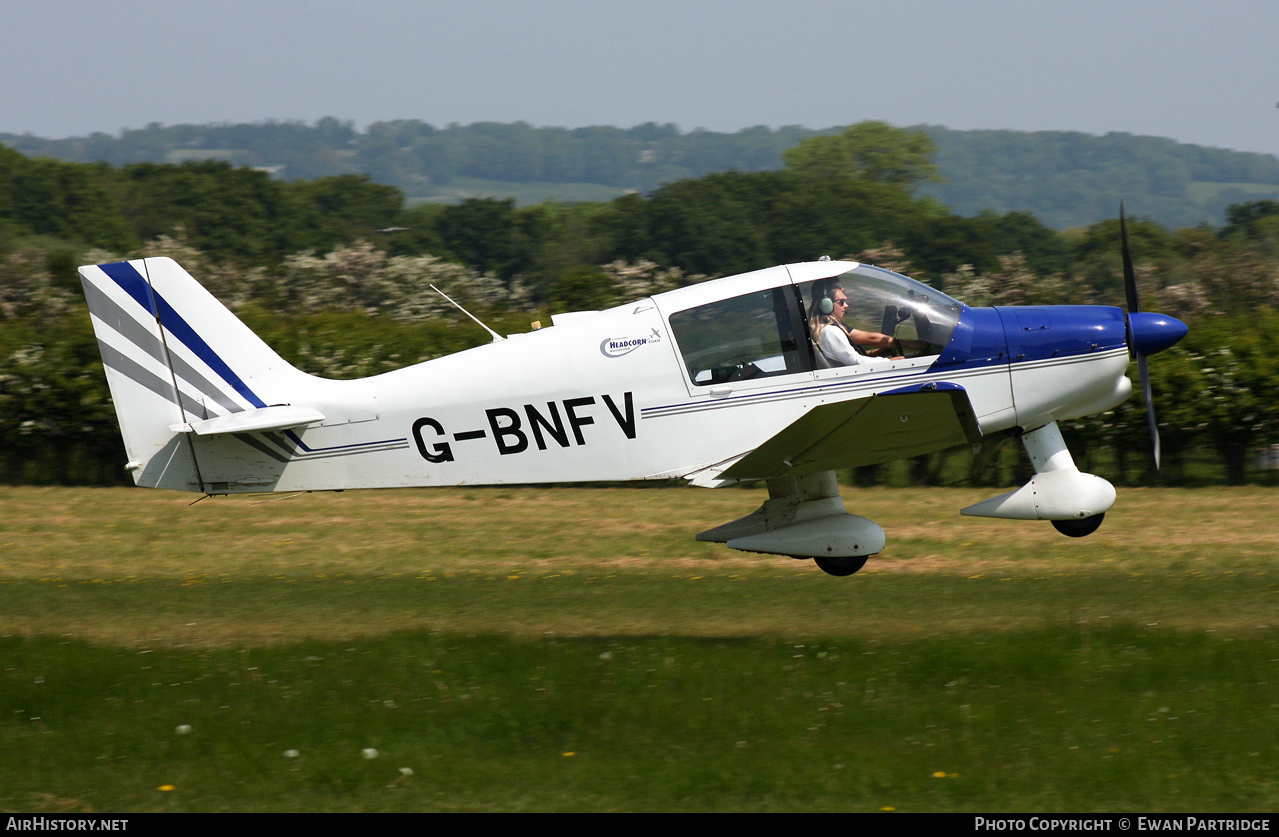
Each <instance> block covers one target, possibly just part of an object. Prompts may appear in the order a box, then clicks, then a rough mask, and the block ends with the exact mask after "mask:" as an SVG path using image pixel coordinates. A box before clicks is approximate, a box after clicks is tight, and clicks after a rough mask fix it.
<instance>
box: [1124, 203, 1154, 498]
mask: <svg viewBox="0 0 1279 837" xmlns="http://www.w3.org/2000/svg"><path fill="white" fill-rule="evenodd" d="M1119 242H1120V249H1121V251H1122V253H1123V259H1124V296H1125V297H1126V298H1127V302H1128V315H1127V316H1126V317H1124V325H1125V326H1127V329H1128V355H1129V356H1130V357H1132V358H1135V359H1136V361H1137V371H1138V373H1140V375H1141V394H1142V397H1144V398H1145V399H1146V423H1147V424H1148V425H1149V426H1150V440H1151V441H1152V442H1153V443H1154V447H1155V473H1156V474H1157V473H1159V452H1160V451H1159V426H1158V424H1157V423H1156V421H1155V402H1154V401H1153V400H1151V396H1150V366H1149V364H1148V362H1147V360H1146V355H1145V354H1142V353H1140V352H1138V351H1137V328H1136V326H1135V325H1134V324H1133V315H1135V314H1140V313H1141V302H1140V300H1139V299H1138V296H1137V271H1136V270H1135V269H1134V268H1133V266H1132V248H1131V247H1129V245H1128V219H1127V218H1126V217H1125V216H1124V202H1123V201H1120V202H1119Z"/></svg>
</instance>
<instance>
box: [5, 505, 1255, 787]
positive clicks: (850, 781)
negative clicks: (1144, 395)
mask: <svg viewBox="0 0 1279 837" xmlns="http://www.w3.org/2000/svg"><path fill="white" fill-rule="evenodd" d="M991 493H994V492H991V491H970V490H960V489H943V490H939V489H933V490H923V489H879V490H857V489H847V490H846V491H845V501H846V503H847V504H848V506H849V508H850V509H852V510H854V511H856V512H857V513H859V514H864V515H866V516H868V517H871V518H872V519H874V520H876V521H878V522H879V523H880V524H881V525H883V526H884V528H885V530H886V531H887V533H888V546H887V548H886V550H885V551H884V553H883V554H882V555H881V556H879V557H877V558H873V559H872V560H871V562H870V563H869V564H868V565H867V568H866V569H865V570H863V571H862V572H861V573H859V574H857V575H855V576H853V577H851V578H847V579H836V578H831V577H828V576H826V575H824V574H822V573H821V572H819V571H818V570H816V569H815V568H814V567H812V566H811V564H810V563H809V562H800V561H793V560H790V559H786V558H778V557H768V556H754V555H744V554H741V553H736V552H733V551H731V550H728V549H726V548H725V547H723V546H720V545H715V544H702V543H697V542H695V541H693V540H692V535H693V534H694V533H696V532H697V531H700V530H701V529H704V528H708V527H710V526H712V525H715V524H718V523H721V522H723V521H725V520H728V519H730V518H733V517H736V516H739V515H741V514H744V513H746V512H747V511H750V510H751V509H753V508H755V506H757V505H758V503H759V502H760V501H761V499H762V494H761V492H758V491H748V490H723V491H714V492H712V491H704V490H699V489H688V488H647V489H641V488H600V489H573V488H560V489H533V488H486V489H465V488H462V489H441V490H412V491H401V492H368V493H360V492H348V493H342V494H312V495H305V496H301V497H297V498H293V499H282V500H273V501H270V502H262V501H261V500H253V499H248V498H237V499H206V500H203V501H201V502H199V503H197V504H196V505H194V506H189V505H188V504H189V503H191V501H192V500H193V499H195V498H194V497H192V496H190V495H178V494H167V493H160V492H145V491H140V490H126V489H99V490H93V489H37V488H0V663H3V665H2V666H0V667H2V668H3V671H0V808H3V809H5V810H9V811H30V810H41V811H99V812H106V811H163V810H173V811H193V810H199V811H205V810H233V811H248V810H280V811H294V810H300V811H311V810H317V811H318V810H333V811H376V810H759V811H783V810H860V811H878V810H898V811H914V810H986V811H1010V810H1034V811H1060V810H1094V811H1136V810H1146V811H1152V810H1163V811H1170V810H1187V811H1194V810H1199V811H1236V810H1241V811H1247V810H1254V811H1257V810H1260V811H1274V810H1276V809H1279V777H1277V776H1276V769H1275V765H1276V764H1279V724H1277V723H1276V721H1279V668H1277V666H1279V632H1277V631H1276V630H1275V628H1276V627H1279V626H1276V625H1275V624H1274V622H1275V619H1276V606H1277V605H1279V572H1277V571H1276V568H1275V566H1274V552H1275V544H1276V543H1277V542H1279V491H1276V490H1275V489H1257V488H1240V489H1205V490H1197V491H1192V490H1174V489H1147V490H1121V493H1120V497H1119V501H1118V503H1117V506H1116V508H1115V509H1114V510H1113V511H1112V512H1111V513H1110V515H1108V518H1107V521H1106V523H1105V525H1104V526H1103V527H1102V529H1101V530H1100V531H1099V532H1098V533H1096V534H1095V535H1093V536H1091V537H1089V538H1085V539H1082V540H1071V539H1067V538H1063V537H1061V536H1060V535H1058V534H1056V532H1054V531H1053V530H1052V529H1051V528H1050V527H1049V526H1047V524H1035V523H1021V522H1013V521H986V520H978V519H969V518H961V517H959V516H958V514H957V510H958V509H959V508H960V507H962V506H964V505H968V504H970V503H972V502H975V501H976V500H978V499H981V498H982V497H984V496H986V495H988V494H991ZM370 750H376V757H375V758H367V757H366V751H370ZM367 755H372V753H371V752H368V753H367Z"/></svg>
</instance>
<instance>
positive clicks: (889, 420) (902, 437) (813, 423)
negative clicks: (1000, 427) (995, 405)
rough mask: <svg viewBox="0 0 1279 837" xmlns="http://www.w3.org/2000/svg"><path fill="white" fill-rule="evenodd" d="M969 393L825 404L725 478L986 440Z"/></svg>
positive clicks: (943, 387) (841, 464)
mask: <svg viewBox="0 0 1279 837" xmlns="http://www.w3.org/2000/svg"><path fill="white" fill-rule="evenodd" d="M981 435H982V434H981V428H980V427H979V425H978V423H977V416H976V415H975V414H974V413H973V407H972V403H971V402H970V401H969V399H968V393H967V392H965V391H964V388H963V387H961V386H959V385H958V384H951V383H930V384H925V385H924V386H922V387H908V388H903V389H896V390H889V391H888V392H881V393H879V394H877V395H872V396H869V397H867V398H861V399H856V400H852V401H840V402H837V403H834V404H820V405H818V406H816V407H814V408H813V409H811V410H809V411H808V412H807V413H805V414H804V415H803V416H801V417H800V418H798V419H796V420H795V421H794V422H792V423H791V424H790V425H789V426H787V427H786V428H785V429H784V430H782V431H781V432H780V433H778V434H777V435H775V436H773V437H772V438H770V439H769V440H768V441H766V442H764V443H763V444H762V445H760V446H759V447H757V448H755V450H753V451H751V452H750V453H748V454H746V456H744V457H742V458H741V459H740V460H738V462H736V463H735V464H734V465H733V466H732V467H730V468H728V469H727V470H726V471H724V472H723V474H721V475H720V478H721V479H735V480H748V479H771V478H773V477H778V476H782V475H785V474H811V473H814V472H816V471H828V470H831V469H834V468H857V467H860V466H862V465H877V464H879V463H881V462H891V461H892V460H895V459H904V458H907V457H911V456H919V455H920V454H925V453H931V452H932V451H936V450H944V449H945V448H949V447H954V446H955V445H962V444H965V443H970V444H971V443H976V442H979V441H981Z"/></svg>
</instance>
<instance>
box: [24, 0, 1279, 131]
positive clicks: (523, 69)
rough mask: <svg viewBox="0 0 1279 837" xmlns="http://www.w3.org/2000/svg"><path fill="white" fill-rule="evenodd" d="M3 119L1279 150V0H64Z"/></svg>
mask: <svg viewBox="0 0 1279 837" xmlns="http://www.w3.org/2000/svg"><path fill="white" fill-rule="evenodd" d="M2 8H3V16H2V19H3V27H2V28H0V62H2V63H0V67H2V68H3V69H0V79H2V83H0V131H2V132H14V133H23V132H31V133H34V134H37V135H40V136H46V137H64V136H73V135H81V134H88V133H91V132H93V131H105V132H107V133H117V132H118V131H119V130H120V129H121V128H126V127H129V128H138V127H143V126H144V125H146V124H147V123H149V122H160V123H163V124H166V125H171V124H176V123H208V122H254V121H261V120H265V119H301V120H305V121H307V122H314V120H316V119H318V118H319V117H321V116H336V117H338V118H340V119H344V120H345V119H350V120H354V121H355V122H356V124H357V126H359V127H360V128H363V127H365V126H366V125H368V123H370V122H375V121H378V120H389V119H420V120H422V121H424V122H430V123H432V124H435V125H437V126H443V125H447V124H448V123H450V122H460V123H471V122H478V121H496V122H514V121H516V120H524V121H526V122H529V123H531V124H533V125H558V126H565V127H580V126H584V125H617V126H621V127H629V126H631V125H635V124H638V123H641V122H649V121H653V122H674V123H676V124H677V125H679V126H680V127H681V128H682V129H684V130H691V129H693V128H706V129H710V130H716V131H735V130H738V129H740V128H744V127H748V126H751V125H769V126H773V127H777V126H780V125H803V126H806V127H809V128H823V127H829V126H832V125H844V124H848V123H851V122H857V121H860V120H863V119H881V120H884V121H886V122H891V123H893V124H895V125H903V126H905V125H919V124H935V125H945V126H947V127H950V128H959V129H970V128H1014V129H1019V130H1032V131H1033V130H1073V131H1085V132H1088V133H1093V134H1103V133H1106V132H1109V131H1126V132H1129V133H1134V134H1153V135H1156V136H1165V137H1172V138H1174V139H1177V140H1180V141H1183V142H1193V143H1199V144H1202V145H1214V146H1220V147H1223V148H1233V149H1237V150H1243V151H1262V152H1267V153H1279V108H1276V103H1277V102H1279V0H1215V2H1189V0H1157V1H1156V0H1151V1H1148V0H1104V2H1093V0H1080V2H1073V1H1072V0H1051V1H1049V0H1039V1H1038V2H1037V1H1036V0H967V2H962V0H950V2H932V0H882V2H865V0H830V2H825V1H824V0H785V2H782V0H768V1H767V2H765V1H764V0H703V2H700V3H697V2H688V0H681V2H667V1H666V0H646V1H645V2H627V1H626V0H589V1H586V0H529V1H528V2H524V0H465V1H464V2H455V0H417V2H409V0H362V1H361V2H342V0H306V2H293V1H292V0H290V2H271V0H253V1H252V2H248V0H217V2H204V0H178V2H173V0H165V1H164V2H153V0H115V2H112V0H45V2H42V3H18V2H8V3H4V5H3V7H2Z"/></svg>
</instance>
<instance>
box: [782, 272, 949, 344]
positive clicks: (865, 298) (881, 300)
mask: <svg viewBox="0 0 1279 837" xmlns="http://www.w3.org/2000/svg"><path fill="white" fill-rule="evenodd" d="M821 281H827V282H829V281H830V280H821ZM836 281H837V282H838V283H839V285H840V286H841V287H843V289H844V293H845V294H847V296H848V312H847V313H846V314H845V316H844V325H846V326H848V327H849V328H855V329H860V330H861V331H870V332H881V333H883V334H887V335H888V336H889V337H893V338H896V339H897V341H898V342H899V344H900V346H901V351H902V353H903V354H904V355H905V356H906V357H922V356H925V355H938V354H941V352H942V349H944V348H946V344H947V343H948V342H950V335H951V334H952V333H953V332H954V330H955V324H956V323H957V322H959V312H960V310H961V309H962V308H963V306H962V305H961V304H960V303H959V302H958V301H957V300H954V299H951V298H950V297H948V296H946V295H945V294H944V293H942V292H941V291H937V290H934V289H932V288H930V287H928V286H927V285H925V284H923V283H921V282H916V281H915V280H914V279H911V278H909V277H906V276H902V275H901V274H900V273H894V272H893V271H891V270H885V269H884V268H882V267H874V266H872V265H865V264H863V265H858V266H857V267H855V268H853V269H852V270H850V271H848V272H846V273H843V274H841V275H840V276H839V278H838V279H837V280H836ZM816 284H817V283H816V282H812V283H808V284H807V285H805V286H804V288H803V292H804V307H805V310H811V306H812V301H813V286H814V285H816Z"/></svg>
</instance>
